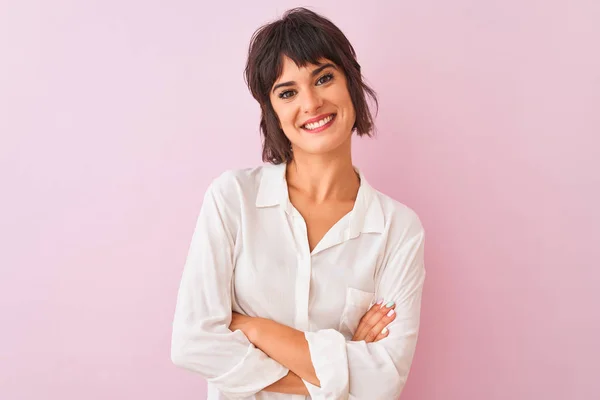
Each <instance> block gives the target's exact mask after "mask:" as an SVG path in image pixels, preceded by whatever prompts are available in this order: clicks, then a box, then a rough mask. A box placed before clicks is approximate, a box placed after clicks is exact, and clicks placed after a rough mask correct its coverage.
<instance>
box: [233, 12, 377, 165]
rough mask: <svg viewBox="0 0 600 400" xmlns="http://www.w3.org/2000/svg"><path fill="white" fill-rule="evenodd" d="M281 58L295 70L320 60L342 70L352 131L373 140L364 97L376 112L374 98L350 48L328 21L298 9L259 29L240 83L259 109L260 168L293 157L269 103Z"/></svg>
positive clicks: (280, 65)
mask: <svg viewBox="0 0 600 400" xmlns="http://www.w3.org/2000/svg"><path fill="white" fill-rule="evenodd" d="M284 55H285V56H287V57H289V58H290V59H292V60H293V61H294V63H295V64H296V65H298V66H299V67H305V66H306V65H307V64H308V63H310V64H314V65H321V63H320V62H319V60H320V59H321V58H326V59H328V60H330V61H332V62H334V63H335V64H336V65H337V66H338V67H339V68H341V69H342V71H343V72H344V74H345V75H346V82H347V86H348V91H349V93H350V97H351V99H352V105H353V106H354V111H355V114H356V121H355V123H354V125H353V126H352V131H353V132H354V131H356V133H357V134H358V135H359V136H363V135H367V136H373V135H374V134H375V124H374V119H373V116H372V114H371V111H370V109H369V106H368V104H367V101H366V96H365V95H368V96H370V97H371V99H372V100H373V101H374V102H375V105H376V106H377V110H378V109H379V103H378V100H377V94H376V92H375V91H374V90H373V89H371V88H370V87H369V86H368V85H367V84H366V83H365V82H363V78H362V75H361V71H360V64H359V63H358V62H357V61H356V53H355V51H354V48H353V47H352V45H351V44H350V42H349V41H348V39H347V38H346V36H345V35H344V34H343V33H342V31H341V30H340V29H339V28H338V27H337V26H335V25H334V24H333V23H332V22H331V21H329V20H328V19H327V18H325V17H323V16H321V15H319V14H317V13H315V12H313V11H310V10H308V9H306V8H304V7H297V8H293V9H290V10H288V11H286V12H285V13H284V15H283V17H282V18H281V19H279V20H276V21H274V22H271V23H269V24H266V25H263V26H261V27H260V28H258V29H257V30H256V31H255V32H254V34H253V35H252V39H251V41H250V46H249V49H248V60H247V62H246V68H245V70H244V80H245V82H246V84H247V85H248V88H249V89H250V92H251V93H252V96H253V97H254V98H255V99H256V100H257V101H258V103H259V104H260V108H261V119H260V132H261V135H262V136H263V143H262V160H263V162H270V163H272V164H281V163H283V162H289V161H291V159H292V157H293V155H292V148H291V143H290V141H289V139H288V138H287V137H286V136H285V134H284V133H283V130H282V129H281V126H280V124H279V118H278V117H277V115H276V113H275V110H274V109H273V105H272V104H271V99H270V97H269V93H270V91H271V88H272V87H273V84H274V83H275V81H276V80H277V78H278V77H279V76H281V73H282V72H283V56H284ZM376 115H377V114H376Z"/></svg>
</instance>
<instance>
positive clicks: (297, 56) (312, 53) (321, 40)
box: [256, 18, 355, 100]
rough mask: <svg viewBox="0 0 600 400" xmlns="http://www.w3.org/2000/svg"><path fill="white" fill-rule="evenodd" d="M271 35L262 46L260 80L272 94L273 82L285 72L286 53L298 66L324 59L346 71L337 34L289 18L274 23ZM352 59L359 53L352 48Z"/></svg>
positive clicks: (265, 94) (266, 96) (258, 71)
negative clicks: (336, 39) (336, 40)
mask: <svg viewBox="0 0 600 400" xmlns="http://www.w3.org/2000/svg"><path fill="white" fill-rule="evenodd" d="M270 34H271V39H272V40H270V41H269V42H268V43H267V46H265V47H264V48H263V49H261V50H262V51H261V53H262V55H263V57H262V60H260V61H259V62H258V65H257V66H258V68H257V71H256V72H257V73H258V81H259V82H261V83H262V85H261V86H262V87H261V88H260V89H261V93H262V94H263V95H264V96H265V97H264V99H265V100H266V98H268V96H269V92H270V90H271V88H272V87H273V84H274V83H275V81H277V79H279V77H280V76H281V74H282V73H283V59H284V56H287V57H288V58H290V59H291V60H292V61H293V62H294V63H295V64H296V66H298V68H302V67H306V66H307V65H309V64H312V65H317V66H319V65H321V64H322V63H323V59H327V60H330V61H332V62H333V63H334V64H336V66H338V67H339V68H341V69H342V71H343V72H344V73H346V68H345V67H346V66H345V65H344V64H345V63H344V61H343V60H344V59H348V57H347V56H346V57H344V54H343V51H342V49H343V47H342V46H340V45H339V44H336V42H335V40H334V37H332V35H328V34H327V32H326V31H325V30H323V29H319V27H317V26H314V25H311V24H306V23H301V22H300V21H295V20H294V19H293V18H288V19H286V20H284V21H282V22H281V23H280V24H279V25H277V26H274V27H273V31H272V32H270ZM349 55H350V56H351V59H353V58H354V57H355V54H354V49H352V48H350V54H349Z"/></svg>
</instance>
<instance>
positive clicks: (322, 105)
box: [270, 56, 356, 155]
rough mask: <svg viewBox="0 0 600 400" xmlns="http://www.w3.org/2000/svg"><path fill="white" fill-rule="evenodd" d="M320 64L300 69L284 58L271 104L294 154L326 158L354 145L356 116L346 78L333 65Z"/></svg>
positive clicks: (327, 61)
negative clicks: (301, 153)
mask: <svg viewBox="0 0 600 400" xmlns="http://www.w3.org/2000/svg"><path fill="white" fill-rule="evenodd" d="M319 61H320V62H322V64H321V66H316V65H312V64H308V65H307V66H306V67H304V68H298V66H297V65H296V64H295V63H294V62H293V61H292V60H291V59H290V58H288V57H286V56H284V61H283V71H282V74H281V76H280V77H279V78H278V79H277V81H276V82H275V83H274V84H273V87H272V89H271V93H270V98H271V104H272V105H273V109H274V110H275V113H276V114H277V116H278V118H279V122H280V124H281V129H282V130H283V132H284V134H285V136H287V138H288V139H289V140H290V142H291V143H292V149H293V151H294V154H297V153H298V151H302V152H304V153H307V154H321V155H323V154H326V153H330V152H334V151H335V150H336V149H338V148H340V146H342V145H343V144H349V142H350V141H351V136H352V126H353V125H354V122H355V120H356V114H355V111H354V106H353V105H352V99H351V97H350V93H349V92H348V86H347V83H346V76H345V75H344V73H343V71H342V70H341V69H339V68H338V67H337V66H336V65H335V64H334V63H333V62H331V61H329V60H327V59H321V60H319ZM315 118H316V119H317V120H315V121H313V120H314V119H315ZM307 122H308V124H307ZM349 148H350V146H348V149H349Z"/></svg>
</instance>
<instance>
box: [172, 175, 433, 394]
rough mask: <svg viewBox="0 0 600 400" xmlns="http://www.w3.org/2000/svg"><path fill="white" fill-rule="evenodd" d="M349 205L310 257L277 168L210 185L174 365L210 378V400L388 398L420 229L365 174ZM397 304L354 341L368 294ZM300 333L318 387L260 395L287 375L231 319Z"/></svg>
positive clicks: (405, 365)
mask: <svg viewBox="0 0 600 400" xmlns="http://www.w3.org/2000/svg"><path fill="white" fill-rule="evenodd" d="M355 169H356V171H357V172H358V173H359V175H360V181H361V183H360V187H359V190H358V194H357V198H356V201H355V205H354V208H353V209H352V211H350V212H349V213H348V214H346V215H345V216H344V217H342V218H341V219H340V220H339V221H338V222H337V223H336V224H335V225H334V226H333V227H332V228H331V229H330V230H329V231H328V232H327V233H326V234H325V236H324V237H323V238H322V240H321V241H320V242H319V243H318V244H317V246H316V247H315V248H314V249H313V251H312V252H310V250H309V245H308V237H307V231H306V224H305V222H304V219H303V218H302V216H301V215H300V213H299V212H298V211H297V210H296V209H295V207H294V206H293V205H292V204H291V202H290V200H289V195H288V189H287V183H286V179H285V170H286V166H285V164H280V165H270V164H267V165H262V166H259V167H255V168H248V169H242V170H234V171H227V172H225V173H223V174H222V175H221V176H219V177H218V178H216V179H215V180H214V181H213V182H212V183H211V184H210V186H209V187H208V189H207V191H206V194H205V197H204V203H203V204H202V208H201V211H200V214H199V217H198V220H197V223H196V227H195V231H194V234H193V237H192V241H191V245H190V248H189V253H188V256H187V260H186V263H185V267H184V271H183V276H182V279H181V286H180V289H179V293H178V296H177V306H176V310H175V318H174V322H173V336H172V350H171V358H172V360H173V362H174V363H175V364H176V365H178V366H180V367H183V368H186V369H189V370H191V371H194V372H197V373H198V374H200V375H201V376H202V377H204V378H205V379H206V380H207V382H208V397H207V398H208V399H209V400H217V399H228V398H229V399H256V400H270V399H272V400H276V399H278V400H283V399H288V400H291V399H296V400H306V399H309V398H312V399H328V400H331V399H334V400H335V399H365V400H378V399H381V400H394V399H397V398H398V397H399V395H400V393H401V391H402V389H403V387H404V384H405V382H406V378H407V376H408V372H409V369H410V365H411V362H412V358H413V354H414V351H415V345H416V342H417V335H418V329H419V317H420V308H421V293H422V288H423V282H424V279H425V269H424V265H423V240H424V231H423V227H422V225H421V222H420V220H419V218H418V217H417V215H416V214H415V212H414V211H413V210H411V209H410V208H408V207H407V206H405V205H403V204H401V203H399V202H397V201H395V200H393V199H392V198H390V197H388V196H386V195H384V194H382V193H380V192H378V191H376V190H375V189H373V188H372V187H371V186H369V184H368V183H367V181H366V179H365V177H364V176H363V174H362V172H361V171H360V170H359V169H358V168H355ZM380 297H381V298H383V299H384V300H385V301H386V302H387V301H395V302H396V304H397V305H396V313H397V315H396V318H395V320H394V321H393V322H392V323H391V324H390V325H389V327H388V328H389V335H388V336H387V337H386V338H384V339H383V340H380V341H378V342H375V343H366V342H364V341H360V342H353V341H351V339H352V336H353V333H354V331H355V330H356V327H357V326H358V323H359V320H360V318H361V317H362V316H363V315H364V314H365V312H366V311H367V310H368V308H369V307H370V305H371V304H373V303H374V302H375V299H377V298H380ZM232 310H233V311H235V312H238V313H241V314H245V315H249V316H252V317H263V318H268V319H271V320H273V321H276V322H279V323H281V324H285V325H288V326H290V327H293V328H295V329H298V330H300V331H303V332H305V337H306V340H307V341H308V345H309V349H310V355H311V359H312V362H313V365H314V368H315V372H316V375H317V377H318V378H319V381H320V384H321V387H320V388H319V387H317V386H314V385H312V384H310V383H309V382H306V381H305V382H304V383H305V385H306V386H307V388H308V390H309V392H310V397H307V396H303V395H289V394H283V393H274V392H264V391H261V390H262V389H264V388H265V387H267V386H269V385H270V384H272V383H274V382H276V381H278V380H279V379H281V378H282V377H284V376H285V375H287V373H288V369H287V368H286V367H284V366H283V365H281V364H279V363H278V362H276V361H275V360H273V359H271V358H269V357H268V356H267V355H266V354H265V353H263V352H262V351H261V350H259V349H258V348H256V347H255V346H254V345H253V344H252V343H250V342H249V341H248V339H247V338H246V336H245V335H244V334H243V333H242V331H240V330H236V331H234V332H232V331H230V330H229V324H230V323H231V312H232Z"/></svg>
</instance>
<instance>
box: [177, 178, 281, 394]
mask: <svg viewBox="0 0 600 400" xmlns="http://www.w3.org/2000/svg"><path fill="white" fill-rule="evenodd" d="M221 181H222V179H221ZM218 184H222V182H217V181H215V182H213V183H212V184H211V186H209V188H208V189H207V191H206V194H205V196H204V202H203V204H202V208H201V211H200V214H199V217H198V220H197V223H196V227H195V230H194V234H193V237H192V243H191V245H190V248H189V252H188V256H187V259H186V263H185V266H184V270H183V275H182V278H181V284H180V287H179V291H178V294H177V305H176V308H175V317H174V320H173V332H172V341H171V359H172V361H173V363H174V364H175V365H177V366H179V367H182V368H185V369H188V370H190V371H193V372H196V373H198V374H200V375H201V376H202V377H204V378H205V379H206V380H207V381H208V382H210V383H212V384H214V385H215V387H216V388H217V389H219V391H221V392H222V393H223V394H225V395H226V396H228V397H229V398H244V397H248V396H252V395H254V394H256V393H257V392H259V391H261V390H262V389H264V388H265V387H267V386H269V385H271V384H272V383H274V382H277V381H278V380H280V379H281V378H283V377H284V376H285V375H287V373H288V372H289V370H288V369H287V368H286V367H284V366H283V365H281V364H279V363H278V362H276V361H275V360H273V359H271V358H269V357H268V356H267V355H266V354H265V353H264V352H262V351H261V350H259V349H257V348H256V347H255V346H254V345H253V344H252V343H251V342H250V341H249V340H248V338H247V337H246V336H245V335H244V333H243V332H241V331H239V330H236V331H234V332H232V331H231V330H229V325H230V324H231V312H232V311H231V310H232V299H231V295H232V294H231V288H232V277H233V261H232V260H233V255H232V254H233V246H234V240H233V238H234V236H233V235H232V234H231V229H230V228H228V227H227V224H226V222H225V220H224V214H225V213H226V211H224V210H223V209H222V207H223V204H224V202H223V200H222V198H221V195H220V193H219V187H218Z"/></svg>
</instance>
